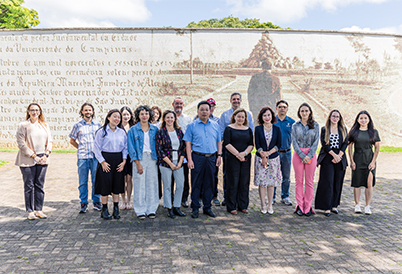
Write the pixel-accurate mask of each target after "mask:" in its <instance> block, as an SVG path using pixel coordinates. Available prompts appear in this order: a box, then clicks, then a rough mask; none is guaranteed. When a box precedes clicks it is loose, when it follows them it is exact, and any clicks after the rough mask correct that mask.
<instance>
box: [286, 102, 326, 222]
mask: <svg viewBox="0 0 402 274" xmlns="http://www.w3.org/2000/svg"><path fill="white" fill-rule="evenodd" d="M297 116H298V117H299V118H300V120H299V121H297V122H296V123H294V124H293V126H292V145H293V149H294V151H295V152H294V154H293V159H292V162H293V168H294V171H295V179H296V187H295V195H296V202H297V206H296V211H295V212H296V214H297V215H299V216H303V215H306V216H310V215H311V214H314V211H313V210H312V208H311V204H312V203H313V197H314V172H315V168H316V166H317V157H316V155H315V152H316V150H317V146H318V141H319V137H320V132H319V125H318V123H317V122H315V121H314V119H313V111H312V110H311V107H310V106H309V105H308V104H307V103H303V104H301V105H300V107H299V110H298V111H297ZM303 181H305V187H304V191H303Z"/></svg>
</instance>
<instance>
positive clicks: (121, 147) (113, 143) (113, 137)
mask: <svg viewBox="0 0 402 274" xmlns="http://www.w3.org/2000/svg"><path fill="white" fill-rule="evenodd" d="M106 133H107V134H106V136H103V135H104V134H105V132H104V131H103V128H100V129H99V130H98V131H97V132H96V134H95V144H94V153H95V157H96V159H97V160H98V162H99V163H102V162H103V161H105V158H103V156H102V152H122V153H123V159H127V153H128V152H127V134H126V132H125V131H124V129H121V128H119V127H117V128H116V130H115V131H114V132H113V131H112V130H111V129H110V127H109V125H107V126H106Z"/></svg>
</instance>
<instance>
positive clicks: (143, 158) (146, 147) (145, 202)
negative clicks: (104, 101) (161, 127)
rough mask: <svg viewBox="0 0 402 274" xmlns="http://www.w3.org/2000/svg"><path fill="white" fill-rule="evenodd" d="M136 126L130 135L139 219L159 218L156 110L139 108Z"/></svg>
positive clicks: (129, 151)
mask: <svg viewBox="0 0 402 274" xmlns="http://www.w3.org/2000/svg"><path fill="white" fill-rule="evenodd" d="M134 115H135V120H136V121H138V123H137V124H136V125H134V126H133V127H131V128H130V130H129V131H128V136H127V144H128V153H129V155H130V158H131V161H132V162H133V185H134V195H133V204H134V211H135V213H136V214H137V217H138V219H140V220H143V219H145V218H146V216H148V217H149V218H150V219H154V218H155V217H156V215H155V213H156V210H157V209H158V206H159V199H158V169H157V166H156V159H157V156H156V148H155V135H156V132H157V131H158V128H157V127H156V126H154V125H152V124H151V121H152V118H153V113H152V110H151V109H150V108H149V107H148V106H139V107H138V108H137V109H136V110H135V113H134Z"/></svg>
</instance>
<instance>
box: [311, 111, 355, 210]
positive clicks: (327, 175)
mask: <svg viewBox="0 0 402 274" xmlns="http://www.w3.org/2000/svg"><path fill="white" fill-rule="evenodd" d="M347 147H348V133H347V131H346V127H345V124H344V122H343V118H342V115H341V113H340V112H339V111H338V110H333V111H331V112H330V113H329V115H328V119H327V122H326V123H325V126H324V127H322V128H321V150H320V154H319V155H318V159H317V165H321V167H320V179H319V180H318V186H317V192H316V194H315V209H321V210H325V212H324V214H325V216H327V217H329V216H330V215H331V211H332V212H333V213H335V214H338V209H337V208H338V206H339V203H340V201H341V193H342V185H343V179H344V177H345V170H346V167H347V165H348V162H347V160H346V156H345V150H346V148H347Z"/></svg>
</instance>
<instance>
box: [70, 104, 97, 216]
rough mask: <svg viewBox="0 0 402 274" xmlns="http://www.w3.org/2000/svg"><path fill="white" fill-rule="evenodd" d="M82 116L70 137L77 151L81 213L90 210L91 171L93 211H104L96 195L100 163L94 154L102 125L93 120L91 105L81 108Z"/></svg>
mask: <svg viewBox="0 0 402 274" xmlns="http://www.w3.org/2000/svg"><path fill="white" fill-rule="evenodd" d="M80 115H81V117H82V118H83V119H82V120H81V121H80V122H78V123H77V124H75V125H74V126H73V129H72V130H71V133H70V134H69V135H68V136H69V137H70V144H72V145H73V146H74V147H75V148H76V149H77V158H78V161H77V165H78V181H79V186H78V190H79V192H80V203H81V209H80V213H85V212H86V211H87V208H88V174H89V171H91V181H92V203H93V209H95V210H99V211H100V210H101V209H102V204H101V203H100V195H97V194H95V174H96V167H97V165H98V161H97V160H96V158H95V155H94V153H93V152H92V151H93V147H94V142H95V132H96V131H97V130H98V129H99V128H100V127H101V125H100V124H99V123H97V122H95V121H94V120H93V117H94V116H95V109H94V107H93V106H92V104H90V103H84V104H83V105H82V106H81V110H80Z"/></svg>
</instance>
